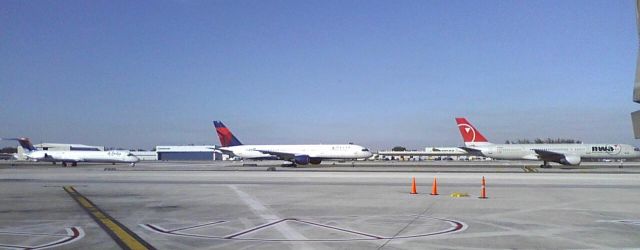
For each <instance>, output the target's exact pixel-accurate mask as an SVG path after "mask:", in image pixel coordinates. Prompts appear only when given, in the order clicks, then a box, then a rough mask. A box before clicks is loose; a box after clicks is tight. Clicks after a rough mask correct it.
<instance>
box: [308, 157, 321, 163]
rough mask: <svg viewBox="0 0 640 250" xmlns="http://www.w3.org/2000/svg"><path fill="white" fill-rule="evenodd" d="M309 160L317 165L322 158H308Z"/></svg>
mask: <svg viewBox="0 0 640 250" xmlns="http://www.w3.org/2000/svg"><path fill="white" fill-rule="evenodd" d="M309 162H310V163H311V164H314V165H318V164H320V163H321V162H322V159H318V158H311V159H309Z"/></svg>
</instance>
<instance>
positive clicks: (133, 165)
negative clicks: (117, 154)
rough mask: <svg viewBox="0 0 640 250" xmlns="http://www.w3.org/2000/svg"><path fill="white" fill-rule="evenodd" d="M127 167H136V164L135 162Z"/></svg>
mask: <svg viewBox="0 0 640 250" xmlns="http://www.w3.org/2000/svg"><path fill="white" fill-rule="evenodd" d="M113 165H116V164H115V163H114V164H113ZM129 166H130V167H135V166H136V163H135V162H132V163H129Z"/></svg>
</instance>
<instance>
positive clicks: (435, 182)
mask: <svg viewBox="0 0 640 250" xmlns="http://www.w3.org/2000/svg"><path fill="white" fill-rule="evenodd" d="M431 195H438V180H437V179H436V177H433V186H432V187H431Z"/></svg>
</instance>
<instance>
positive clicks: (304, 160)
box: [293, 155, 311, 165]
mask: <svg viewBox="0 0 640 250" xmlns="http://www.w3.org/2000/svg"><path fill="white" fill-rule="evenodd" d="M310 161H311V158H310V157H309V156H308V155H296V156H295V157H294V158H293V162H294V163H295V164H300V165H307V164H309V162H310Z"/></svg>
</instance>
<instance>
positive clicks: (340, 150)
mask: <svg viewBox="0 0 640 250" xmlns="http://www.w3.org/2000/svg"><path fill="white" fill-rule="evenodd" d="M213 124H214V126H215V128H216V132H217V133H218V137H219V138H220V144H221V146H222V147H221V148H218V149H217V150H220V151H221V152H222V153H225V154H228V155H231V156H237V157H240V158H243V159H255V160H259V159H272V160H284V161H288V162H291V163H292V165H293V166H295V165H297V164H299V165H306V164H309V163H311V164H320V163H321V162H322V161H323V160H329V159H342V160H351V159H366V158H369V157H371V156H372V153H371V152H370V151H369V149H367V148H365V147H362V146H358V145H354V144H326V145H325V144H313V145H243V144H242V143H241V142H240V141H239V140H238V138H236V137H235V136H234V135H233V134H232V133H231V131H230V130H229V129H228V128H227V127H226V126H225V125H224V124H222V122H220V121H214V122H213Z"/></svg>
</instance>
